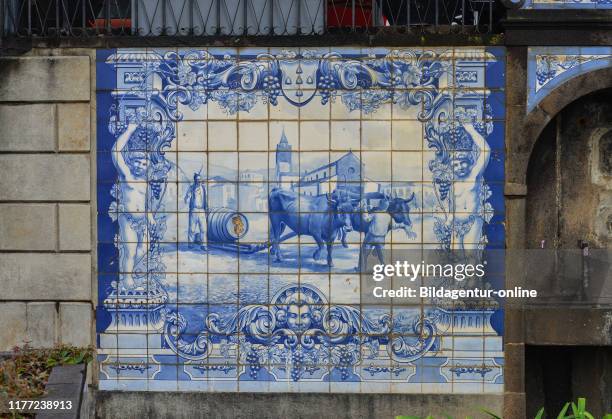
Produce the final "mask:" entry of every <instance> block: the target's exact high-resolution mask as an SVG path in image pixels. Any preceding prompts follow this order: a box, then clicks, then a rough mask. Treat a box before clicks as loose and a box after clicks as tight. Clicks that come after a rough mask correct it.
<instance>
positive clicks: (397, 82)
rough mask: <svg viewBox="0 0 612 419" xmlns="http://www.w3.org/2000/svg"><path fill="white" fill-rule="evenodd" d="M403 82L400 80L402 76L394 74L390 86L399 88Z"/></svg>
mask: <svg viewBox="0 0 612 419" xmlns="http://www.w3.org/2000/svg"><path fill="white" fill-rule="evenodd" d="M403 82H404V81H403V80H402V76H401V75H399V74H394V75H393V76H391V85H393V86H395V87H398V86H401V85H402V83H403Z"/></svg>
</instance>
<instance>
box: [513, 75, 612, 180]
mask: <svg viewBox="0 0 612 419" xmlns="http://www.w3.org/2000/svg"><path fill="white" fill-rule="evenodd" d="M609 87H612V67H606V68H602V69H598V70H593V71H590V72H587V73H583V74H580V75H578V76H576V77H573V78H571V79H570V80H568V81H567V82H565V83H564V84H562V85H560V86H559V87H557V88H556V89H554V90H552V91H551V92H550V94H549V95H548V96H546V97H545V98H544V99H543V100H542V101H541V102H540V103H539V104H538V105H536V106H535V107H534V109H533V110H532V111H531V112H529V113H528V114H527V115H525V118H524V120H523V121H524V122H523V125H522V131H521V135H520V138H521V141H519V142H517V143H514V144H511V143H510V144H509V150H508V152H509V153H511V154H512V155H513V158H512V159H508V164H507V166H506V177H507V179H508V180H509V182H512V183H517V184H520V185H525V184H526V176H527V167H528V164H529V159H530V157H531V154H532V151H533V148H534V146H535V144H536V142H537V140H538V138H539V137H540V134H541V133H542V131H544V128H546V126H547V125H548V123H549V122H550V121H552V120H553V118H554V117H555V116H556V115H557V114H558V113H559V112H560V111H561V110H562V109H564V108H565V107H566V106H567V105H569V104H570V103H572V102H574V101H576V100H577V99H579V98H581V97H583V96H586V95H588V94H590V93H593V92H596V91H598V90H602V89H606V88H609Z"/></svg>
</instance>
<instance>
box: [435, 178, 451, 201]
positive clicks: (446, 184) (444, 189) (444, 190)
mask: <svg viewBox="0 0 612 419" xmlns="http://www.w3.org/2000/svg"><path fill="white" fill-rule="evenodd" d="M435 182H436V185H437V186H438V191H440V199H442V200H443V201H444V200H445V199H446V198H447V197H448V191H449V190H450V186H451V183H450V181H449V180H446V179H440V178H438V179H436V180H435Z"/></svg>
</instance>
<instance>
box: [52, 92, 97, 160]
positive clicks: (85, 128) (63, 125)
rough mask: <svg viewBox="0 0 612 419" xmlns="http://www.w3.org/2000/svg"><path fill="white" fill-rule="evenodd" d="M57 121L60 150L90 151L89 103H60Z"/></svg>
mask: <svg viewBox="0 0 612 419" xmlns="http://www.w3.org/2000/svg"><path fill="white" fill-rule="evenodd" d="M57 119H58V121H57V132H58V134H57V135H58V144H59V150H60V151H89V134H90V124H89V119H90V109H89V103H60V104H58V105H57Z"/></svg>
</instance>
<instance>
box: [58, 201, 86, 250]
mask: <svg viewBox="0 0 612 419" xmlns="http://www.w3.org/2000/svg"><path fill="white" fill-rule="evenodd" d="M90 211H91V208H90V206H89V205H87V204H60V206H59V244H60V250H90V249H91V212H90Z"/></svg>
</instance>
